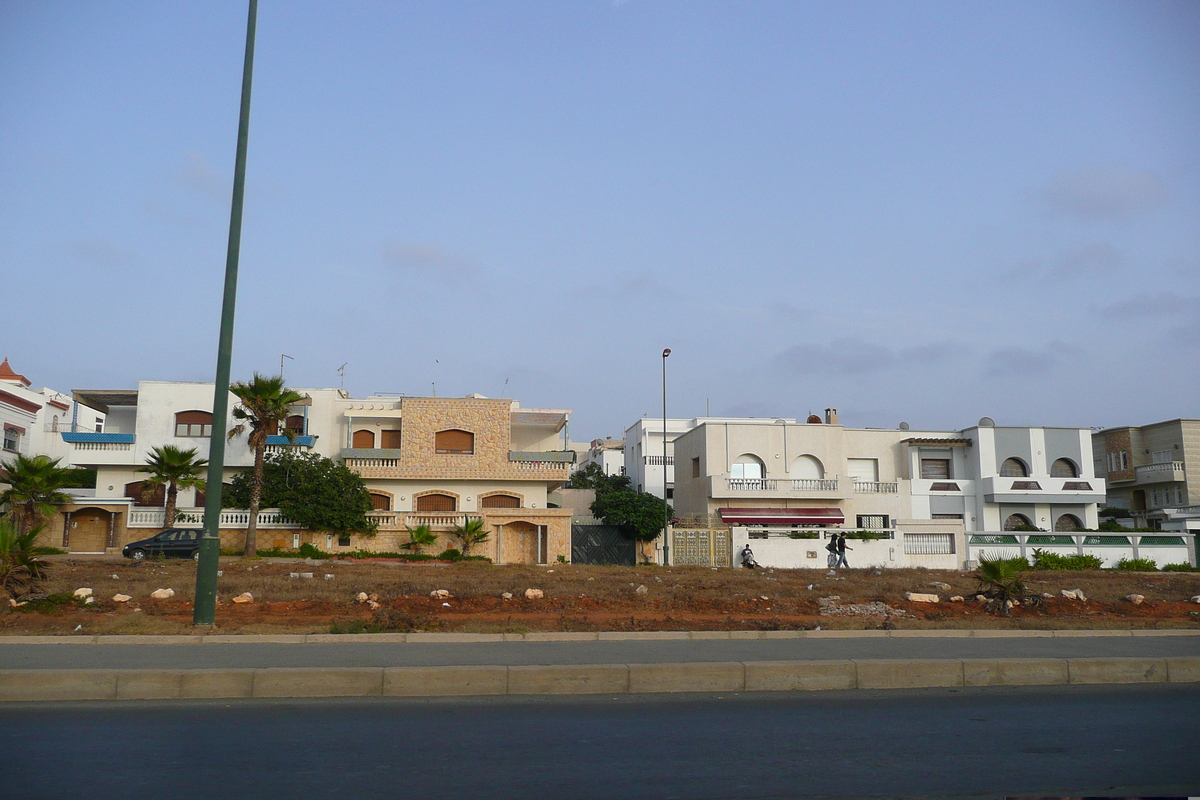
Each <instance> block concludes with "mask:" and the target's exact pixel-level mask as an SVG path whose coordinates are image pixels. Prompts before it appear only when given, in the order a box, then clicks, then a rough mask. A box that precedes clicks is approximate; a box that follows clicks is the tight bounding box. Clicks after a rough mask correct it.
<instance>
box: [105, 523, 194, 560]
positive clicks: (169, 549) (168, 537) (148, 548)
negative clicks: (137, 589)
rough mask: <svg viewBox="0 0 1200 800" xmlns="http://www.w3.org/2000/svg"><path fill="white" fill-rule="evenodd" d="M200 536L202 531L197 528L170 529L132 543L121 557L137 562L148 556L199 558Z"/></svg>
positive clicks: (126, 546)
mask: <svg viewBox="0 0 1200 800" xmlns="http://www.w3.org/2000/svg"><path fill="white" fill-rule="evenodd" d="M200 534H201V531H200V530H199V529H197V528H169V529H167V530H165V531H163V532H162V533H160V534H157V535H155V536H151V537H150V538H149V539H142V540H141V541H140V542H130V543H129V544H127V545H125V549H124V550H122V551H121V555H123V556H125V557H126V558H132V559H133V560H135V561H141V560H142V559H143V558H146V557H147V556H151V557H153V556H162V557H164V558H169V557H171V556H178V557H179V558H199V557H200Z"/></svg>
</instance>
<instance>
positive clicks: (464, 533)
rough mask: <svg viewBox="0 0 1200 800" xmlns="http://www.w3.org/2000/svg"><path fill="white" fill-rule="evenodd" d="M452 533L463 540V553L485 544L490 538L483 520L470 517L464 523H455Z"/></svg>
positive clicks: (465, 553)
mask: <svg viewBox="0 0 1200 800" xmlns="http://www.w3.org/2000/svg"><path fill="white" fill-rule="evenodd" d="M450 535H451V536H453V537H454V538H455V539H458V540H459V541H460V542H462V554H463V555H464V556H465V555H467V554H469V553H470V552H471V547H473V546H474V545H477V544H483V543H484V542H486V541H487V540H488V532H487V531H486V530H485V529H484V527H483V520H481V519H478V518H476V519H468V520H466V521H465V522H464V523H463V524H462V525H455V526H454V530H452V531H450Z"/></svg>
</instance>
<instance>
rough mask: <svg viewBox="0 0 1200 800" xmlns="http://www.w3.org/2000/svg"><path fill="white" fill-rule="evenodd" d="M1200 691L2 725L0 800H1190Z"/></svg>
mask: <svg viewBox="0 0 1200 800" xmlns="http://www.w3.org/2000/svg"><path fill="white" fill-rule="evenodd" d="M1198 718H1200V687H1198V686H1183V687H1181V686H1163V685H1156V686H1106V687H1100V688H1096V687H1081V686H1073V687H1037V688H1025V689H1017V688H1008V687H994V688H988V689H953V690H951V689H942V690H921V691H888V692H875V691H863V690H859V691H855V692H822V693H801V694H792V693H780V694H772V695H771V696H769V697H765V696H762V695H754V696H748V695H724V696H721V695H678V696H670V697H665V696H661V695H658V696H655V695H650V696H621V697H590V698H525V699H515V698H497V699H486V700H485V699H470V700H446V699H439V700H423V701H417V700H395V699H353V700H322V701H265V700H251V701H239V702H236V703H229V704H226V703H221V702H215V701H174V702H170V703H158V702H121V703H77V704H66V703H45V704H36V705H35V704H27V703H19V704H6V705H4V706H0V751H2V752H3V753H4V754H5V757H4V759H2V760H0V797H5V798H7V797H13V798H16V797H20V798H23V800H51V798H63V797H88V798H92V799H93V800H105V799H106V798H120V800H140V799H141V798H146V799H147V800H150V799H151V798H153V800H162V798H167V797H170V798H173V799H181V800H187V799H188V798H212V797H238V798H263V797H287V798H308V797H339V798H407V797H414V798H418V797H419V798H425V797H428V798H436V800H455V798H529V797H537V798H608V797H620V798H623V799H624V800H640V799H641V798H676V797H678V798H704V799H707V798H785V797H850V796H855V797H864V796H865V797H895V796H908V797H913V796H924V797H971V798H983V797H1003V796H1006V795H1009V796H1011V795H1024V796H1033V795H1043V796H1044V795H1075V796H1080V795H1104V796H1139V795H1141V796H1147V795H1157V796H1165V795H1176V796H1178V795H1188V794H1191V795H1196V794H1200V758H1197V757H1196V749H1197V745H1196V739H1195V733H1196V730H1197V728H1196V719H1198Z"/></svg>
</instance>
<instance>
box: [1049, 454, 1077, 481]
mask: <svg viewBox="0 0 1200 800" xmlns="http://www.w3.org/2000/svg"><path fill="white" fill-rule="evenodd" d="M1050 477H1051V478H1078V477H1079V467H1077V466H1075V462H1074V461H1072V460H1071V459H1069V458H1060V459H1058V460H1056V461H1055V462H1054V463H1053V464H1051V465H1050Z"/></svg>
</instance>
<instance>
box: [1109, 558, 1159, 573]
mask: <svg viewBox="0 0 1200 800" xmlns="http://www.w3.org/2000/svg"><path fill="white" fill-rule="evenodd" d="M1113 569H1119V570H1121V571H1123V572H1158V564H1157V563H1155V561H1154V559H1152V558H1122V559H1121V560H1120V561H1118V562H1117V564H1116V566H1114V567H1113Z"/></svg>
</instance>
